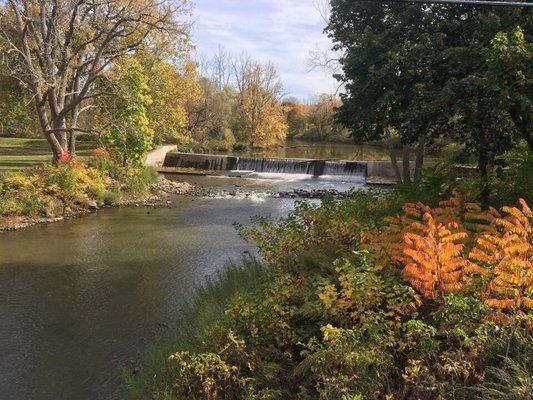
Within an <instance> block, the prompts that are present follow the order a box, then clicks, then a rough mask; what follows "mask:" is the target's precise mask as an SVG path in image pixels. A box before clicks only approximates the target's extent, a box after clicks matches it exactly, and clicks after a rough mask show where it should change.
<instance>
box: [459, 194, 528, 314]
mask: <svg viewBox="0 0 533 400" xmlns="http://www.w3.org/2000/svg"><path fill="white" fill-rule="evenodd" d="M519 203H520V208H517V207H503V208H502V211H503V212H504V213H505V214H506V216H505V217H503V218H495V219H494V221H493V223H492V226H493V228H494V231H493V233H486V234H484V235H482V236H480V237H479V238H478V239H477V241H476V246H475V247H474V248H473V249H472V251H471V252H470V254H469V258H470V259H471V260H472V262H471V263H469V265H468V267H467V269H468V270H469V271H472V272H476V273H478V274H481V275H484V276H486V277H487V279H488V283H487V287H486V291H485V296H484V301H485V304H487V305H488V306H490V307H492V308H496V309H501V310H531V309H533V262H532V260H533V244H532V243H533V213H532V212H531V209H530V208H529V206H528V205H527V203H526V202H525V201H524V200H523V199H519Z"/></svg>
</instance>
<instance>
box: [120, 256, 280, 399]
mask: <svg viewBox="0 0 533 400" xmlns="http://www.w3.org/2000/svg"><path fill="white" fill-rule="evenodd" d="M269 272H270V269H269V268H266V267H265V266H263V265H262V264H261V263H260V262H258V261H257V260H255V259H254V258H252V257H244V258H243V260H242V262H241V263H240V264H229V265H227V266H226V267H225V268H224V269H222V270H220V271H219V272H218V273H217V274H216V275H215V276H214V277H213V278H211V279H209V280H208V281H206V282H205V283H204V285H202V286H200V287H198V288H196V291H195V293H194V295H193V296H192V299H191V300H190V301H189V302H188V303H186V304H184V305H183V307H182V308H181V310H180V312H179V313H178V315H177V320H176V321H175V324H172V326H169V327H168V329H167V330H164V331H163V332H161V333H160V335H159V336H158V337H157V339H156V340H155V341H154V342H153V343H151V345H150V346H148V347H147V348H146V349H144V351H143V352H142V357H141V360H140V365H139V366H140V370H139V371H138V372H137V373H136V374H135V375H132V374H131V371H130V370H129V369H128V368H124V370H123V376H124V379H125V384H124V390H125V392H126V398H129V399H149V398H150V399H151V398H153V399H163V398H166V397H165V394H167V395H168V393H167V391H168V390H169V389H170V388H169V387H168V386H169V384H171V383H172V382H173V381H174V379H175V376H174V374H175V371H173V370H171V369H168V368H166V366H167V365H168V364H167V362H166V360H167V359H168V357H169V356H170V355H171V354H173V353H175V352H177V351H185V350H187V351H193V352H194V351H195V350H196V351H198V350H199V349H200V345H201V344H200V343H199V342H198V333H199V332H200V331H201V330H202V329H203V328H205V327H206V326H207V325H208V324H210V323H212V322H213V321H216V320H218V319H219V318H220V317H221V315H223V314H224V308H225V306H226V304H227V302H228V301H229V300H231V298H232V297H234V296H235V295H236V294H237V293H241V294H243V293H251V292H254V291H256V290H259V288H260V287H261V285H262V284H263V283H264V282H265V280H266V279H267V277H268V274H269ZM156 388H157V389H156ZM154 389H156V390H159V392H158V393H157V394H155V393H154V392H153V391H154Z"/></svg>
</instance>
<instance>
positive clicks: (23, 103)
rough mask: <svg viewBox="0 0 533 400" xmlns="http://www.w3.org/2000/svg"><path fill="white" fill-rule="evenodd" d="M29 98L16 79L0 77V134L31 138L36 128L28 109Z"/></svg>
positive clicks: (32, 115) (30, 111)
mask: <svg viewBox="0 0 533 400" xmlns="http://www.w3.org/2000/svg"><path fill="white" fill-rule="evenodd" d="M30 104H31V98H30V96H29V95H28V93H27V92H26V91H25V90H24V88H22V87H21V86H20V85H19V83H18V82H17V80H16V79H13V78H10V77H5V76H4V77H0V133H1V134H3V135H12V136H31V135H32V134H34V133H35V131H36V127H35V124H33V123H32V122H33V117H34V114H33V113H32V110H31V108H30V106H29V105H30Z"/></svg>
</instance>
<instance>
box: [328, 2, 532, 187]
mask: <svg viewBox="0 0 533 400" xmlns="http://www.w3.org/2000/svg"><path fill="white" fill-rule="evenodd" d="M331 5H332V13H331V17H330V22H329V25H328V27H327V32H328V33H329V35H330V37H331V38H332V39H333V40H334V43H335V49H336V50H339V51H342V52H343V55H342V57H341V59H340V64H341V66H342V74H340V75H339V76H338V78H339V79H340V80H341V82H343V83H344V84H345V88H346V93H345V94H343V96H342V100H343V106H342V107H341V108H340V111H339V113H338V119H339V120H340V121H341V122H342V123H344V124H345V125H346V126H347V127H349V128H350V130H351V133H352V135H354V136H356V137H358V138H361V139H366V140H369V139H370V140H375V139H384V138H391V137H392V136H394V135H397V136H398V137H399V139H400V140H401V142H402V144H403V150H404V168H403V178H404V179H406V178H407V179H406V180H409V164H408V155H409V149H408V147H407V145H409V144H414V143H416V142H418V151H417V162H416V164H415V179H416V178H419V177H420V169H421V167H422V160H423V158H422V157H423V151H424V147H425V145H426V142H427V141H429V140H432V139H433V138H435V137H436V136H438V135H442V134H447V135H449V136H451V137H453V138H455V139H456V140H458V141H459V142H461V143H463V144H464V145H465V149H466V151H467V152H469V153H473V154H475V155H476V156H477V158H478V168H479V171H480V173H481V176H482V177H483V178H485V180H486V181H488V180H487V179H486V177H487V176H488V174H489V172H490V168H491V165H494V164H495V162H496V161H497V157H498V156H499V155H500V154H502V153H503V152H504V151H505V150H508V149H510V148H512V147H513V145H514V144H515V143H516V139H517V138H518V137H520V138H524V139H525V140H526V141H528V142H529V141H530V134H531V115H532V106H531V104H532V103H531V98H530V97H531V80H530V79H529V78H528V77H529V76H530V74H531V71H530V69H531V62H529V61H530V59H531V49H532V46H531V38H530V37H529V36H528V35H527V32H531V31H532V30H531V27H532V17H531V15H530V14H528V12H527V10H525V9H520V8H511V7H476V6H461V5H435V4H431V5H428V4H425V5H420V4H413V5H405V4H394V3H381V2H380V3H376V2H368V1H347V0H332V1H331ZM519 26H523V32H525V34H521V33H520V32H521V31H522V30H521V29H519V28H518V27H519ZM391 150H394V149H393V148H392V147H391ZM391 161H392V163H393V165H396V161H395V157H394V154H393V152H392V151H391ZM406 161H407V162H406ZM395 171H396V175H397V178H398V180H401V175H402V174H400V171H399V168H398V167H396V166H395ZM485 186H487V185H485ZM486 193H487V192H485V196H486Z"/></svg>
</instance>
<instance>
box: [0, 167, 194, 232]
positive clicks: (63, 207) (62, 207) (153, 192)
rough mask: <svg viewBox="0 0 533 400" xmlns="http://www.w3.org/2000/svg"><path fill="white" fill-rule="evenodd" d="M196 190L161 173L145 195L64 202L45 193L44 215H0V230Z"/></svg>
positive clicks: (165, 202) (165, 201)
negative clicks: (111, 200) (110, 200)
mask: <svg viewBox="0 0 533 400" xmlns="http://www.w3.org/2000/svg"><path fill="white" fill-rule="evenodd" d="M198 193H199V188H198V187H197V186H194V185H191V184H189V183H187V182H176V181H171V180H168V179H166V178H164V177H162V176H160V177H158V179H157V180H156V181H155V182H154V183H152V184H151V185H150V187H149V193H148V194H146V195H133V194H130V195H125V196H123V197H122V198H120V199H119V200H117V201H116V202H114V203H107V204H106V203H105V202H104V201H102V200H95V199H89V198H87V199H84V200H83V201H80V202H75V203H70V204H68V205H67V204H66V203H65V202H64V201H63V200H62V199H60V198H58V197H53V196H47V197H46V201H45V210H44V215H40V216H26V215H7V216H0V232H8V231H15V230H19V229H24V228H28V227H30V226H34V225H38V224H48V223H55V222H62V221H68V220H71V219H74V218H80V217H83V216H86V215H88V214H91V213H94V212H97V211H98V210H100V209H105V208H117V207H152V208H153V207H167V206H170V205H172V202H173V201H172V199H171V198H170V197H171V196H172V195H186V194H190V195H195V194H198Z"/></svg>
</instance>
